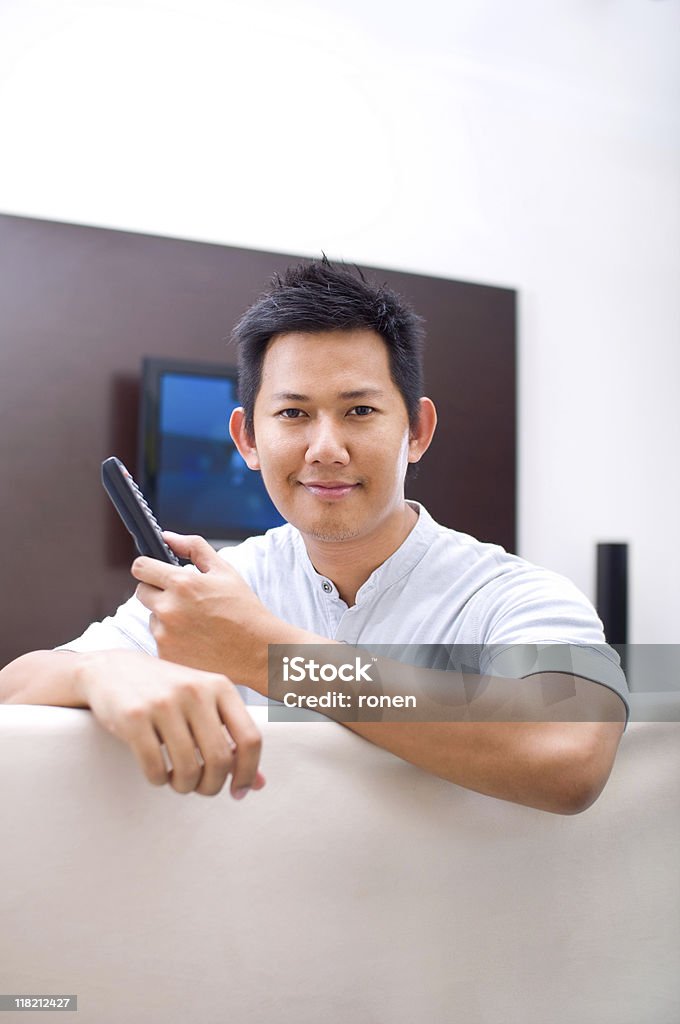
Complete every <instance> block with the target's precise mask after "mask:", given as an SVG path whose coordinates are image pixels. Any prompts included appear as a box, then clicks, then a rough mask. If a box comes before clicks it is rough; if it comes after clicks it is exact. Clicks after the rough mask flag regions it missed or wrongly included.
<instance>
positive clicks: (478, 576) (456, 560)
mask: <svg viewBox="0 0 680 1024" xmlns="http://www.w3.org/2000/svg"><path fill="white" fill-rule="evenodd" d="M409 504H410V505H411V506H412V508H414V510H415V511H416V512H417V513H418V521H417V523H416V525H415V526H414V528H413V530H412V531H411V533H410V534H409V535H408V537H407V538H406V540H405V541H404V542H403V544H402V545H401V547H399V548H398V550H397V551H395V552H394V554H393V555H391V556H390V558H388V559H387V560H386V561H385V562H383V564H382V565H381V566H379V567H378V568H377V569H376V570H375V572H373V573H372V574H371V576H370V577H369V578H368V579H367V580H366V582H365V583H364V584H363V586H362V587H361V588H360V589H359V591H358V593H357V596H356V603H355V605H354V606H353V607H351V608H349V607H348V606H347V604H345V602H344V601H343V600H342V598H341V597H340V595H339V594H338V591H337V588H336V587H335V584H334V583H333V581H332V580H330V579H328V578H327V577H325V576H321V575H320V574H319V573H318V572H317V571H316V570H315V568H314V566H313V565H312V563H311V561H310V559H309V556H308V554H307V549H306V548H305V545H304V541H303V539H302V536H301V534H300V533H299V532H298V530H296V529H295V527H293V526H291V525H290V524H286V525H285V526H280V527H277V528H276V529H274V530H269V531H268V533H266V534H265V535H264V536H261V537H251V538H250V539H249V540H246V541H244V542H243V543H242V544H240V545H238V546H237V547H231V548H222V549H221V550H220V556H221V557H222V558H224V559H225V560H226V561H227V562H229V563H230V564H231V565H232V566H233V567H234V568H235V569H236V570H237V571H238V572H239V573H240V575H241V576H242V577H243V578H244V579H245V581H246V582H247V583H248V584H249V585H250V587H251V588H252V590H253V591H254V592H255V593H256V594H257V596H258V597H259V598H260V600H261V601H262V602H263V604H265V605H266V606H267V607H268V608H269V609H270V611H272V612H273V613H274V615H276V616H278V617H279V618H280V619H283V620H284V621H285V622H288V623H290V624H291V625H294V626H298V627H301V628H302V629H306V630H309V631H310V632H312V633H316V634H318V635H320V636H323V637H328V638H329V639H331V640H339V641H343V642H345V643H348V644H353V645H357V646H360V647H362V648H366V649H369V650H371V651H372V652H373V653H376V654H381V655H383V656H385V657H390V656H391V657H394V658H395V659H397V660H402V661H408V662H410V663H412V664H420V665H426V666H428V667H430V668H437V669H450V670H452V671H453V670H460V669H461V668H465V669H467V670H468V671H470V672H479V673H482V674H487V673H490V674H495V675H503V676H507V677H509V678H522V677H523V676H528V675H531V674H533V673H535V672H539V671H567V672H573V673H574V674H575V675H579V676H582V677H583V678H586V679H591V680H593V681H594V682H597V683H601V684H602V685H604V686H607V687H609V688H610V689H612V690H614V691H615V692H616V693H618V694H619V696H620V697H621V699H622V700H623V702H624V704H625V706H626V718H628V714H629V708H628V699H627V698H628V687H627V684H626V679H625V676H624V674H623V672H622V671H621V668H620V662H619V657H618V655H617V654H616V652H615V651H614V650H612V649H611V648H610V647H609V646H607V644H606V643H605V637H604V633H603V629H602V623H601V622H600V620H599V619H598V617H597V614H596V613H595V610H594V609H593V607H592V605H591V604H590V602H589V601H588V600H587V598H586V597H585V596H584V595H583V594H582V593H581V592H580V591H579V590H578V589H577V587H576V586H574V584H573V583H571V582H570V581H569V580H568V579H566V578H565V577H563V576H560V575H559V574H557V573H554V572H551V571H549V570H547V569H542V568H539V567H538V566H535V565H532V564H531V563H530V562H526V561H525V560H524V559H522V558H518V557H517V556H516V555H510V554H508V553H507V552H506V551H505V550H504V549H503V548H502V547H499V546H498V545H496V544H485V543H482V542H480V541H478V540H475V538H474V537H470V536H468V535H467V534H464V533H458V532H457V531H456V530H451V529H448V528H447V527H444V526H440V525H439V524H438V523H436V522H435V521H434V520H433V519H432V517H431V516H430V515H429V513H428V512H427V510H426V509H425V508H424V507H423V506H422V505H419V504H418V503H417V502H413V501H411V502H409ZM115 648H128V649H132V650H141V651H144V652H146V653H148V654H153V655H156V654H157V650H156V644H155V641H154V639H153V637H152V635H151V633H150V631H149V612H148V611H147V609H146V608H145V607H144V606H143V605H142V604H141V603H140V602H139V601H138V600H137V598H136V597H131V598H130V600H129V601H127V602H126V603H125V604H123V605H121V606H120V608H119V609H118V611H117V612H116V613H115V615H113V616H111V617H109V618H106V619H104V620H103V621H102V622H95V623H93V624H92V625H91V626H89V627H88V629H86V630H85V632H84V633H83V634H82V636H81V637H79V638H78V639H76V640H73V641H71V642H70V643H67V644H64V645H62V647H61V648H60V649H62V650H69V651H100V650H110V649H115ZM247 697H249V698H250V700H251V702H259V700H258V695H254V694H252V691H247Z"/></svg>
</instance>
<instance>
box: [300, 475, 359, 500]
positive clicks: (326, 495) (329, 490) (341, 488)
mask: <svg viewBox="0 0 680 1024" xmlns="http://www.w3.org/2000/svg"><path fill="white" fill-rule="evenodd" d="M300 483H301V484H302V486H303V487H304V488H305V490H306V491H308V492H309V493H310V494H313V495H314V497H315V498H321V499H322V500H324V501H339V500H340V499H341V498H346V497H347V495H348V494H351V493H352V491H354V490H356V488H357V487H358V486H359V484H348V483H344V482H342V481H339V480H337V481H336V480H333V481H330V482H328V483H316V482H310V483H304V482H303V481H302V480H301V481H300Z"/></svg>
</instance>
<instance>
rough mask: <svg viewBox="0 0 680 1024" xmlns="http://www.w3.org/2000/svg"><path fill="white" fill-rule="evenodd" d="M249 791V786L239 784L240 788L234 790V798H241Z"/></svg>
mask: <svg viewBox="0 0 680 1024" xmlns="http://www.w3.org/2000/svg"><path fill="white" fill-rule="evenodd" d="M249 792H250V786H241V788H240V789H235V790H234V800H243V797H244V796H247V795H248V793H249Z"/></svg>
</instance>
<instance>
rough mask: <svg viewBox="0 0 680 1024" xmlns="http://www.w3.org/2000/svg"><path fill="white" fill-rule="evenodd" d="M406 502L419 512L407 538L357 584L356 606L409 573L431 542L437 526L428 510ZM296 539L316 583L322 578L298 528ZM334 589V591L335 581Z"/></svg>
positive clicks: (306, 568)
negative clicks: (313, 563)
mask: <svg viewBox="0 0 680 1024" xmlns="http://www.w3.org/2000/svg"><path fill="white" fill-rule="evenodd" d="M407 504H408V505H410V506H411V508H412V509H413V510H414V511H415V512H417V513H418V520H417V522H416V524H415V526H414V527H413V529H412V530H411V532H410V533H409V535H408V537H406V539H405V540H404V541H403V542H402V543H401V544H400V545H399V547H398V548H397V550H396V551H395V552H394V553H393V554H391V555H390V557H389V558H387V559H386V560H385V561H384V562H383V563H382V565H379V566H378V568H377V569H375V570H374V571H373V572H372V573H371V575H370V576H369V577H368V579H367V580H366V582H365V583H363V584H362V585H361V587H359V590H358V591H357V597H356V603H357V605H359V604H361V603H362V602H363V601H365V600H366V599H367V598H368V597H369V596H370V595H373V594H375V593H376V592H378V591H384V590H386V589H387V588H388V587H391V586H392V585H393V584H394V583H396V582H397V581H398V580H400V579H401V578H402V577H403V576H406V575H407V574H408V573H409V572H411V570H412V569H413V568H414V567H415V566H416V565H417V564H418V562H419V561H420V560H421V558H422V557H423V556H424V555H425V553H426V552H427V551H428V550H429V549H430V547H431V546H432V544H433V542H434V539H435V537H436V535H437V533H438V531H439V527H438V525H437V523H436V522H435V521H434V519H433V518H432V516H431V515H430V513H429V512H428V511H427V509H426V508H425V507H424V506H423V505H421V504H420V503H419V502H417V501H410V500H407ZM295 541H296V544H297V549H298V553H299V557H300V560H301V564H302V565H303V566H304V568H305V571H306V573H307V575H308V577H309V578H310V579H311V580H312V581H313V582H314V583H315V584H318V583H319V580H321V579H323V578H324V577H322V576H321V573H318V572H317V571H316V569H315V568H314V566H313V565H312V563H311V560H310V558H309V555H308V554H307V548H306V547H305V542H304V540H303V539H302V534H301V533H300V532H299V530H295ZM330 582H331V583H332V582H333V581H332V580H331V581H330ZM333 589H334V590H335V585H334V584H333ZM336 593H337V591H336Z"/></svg>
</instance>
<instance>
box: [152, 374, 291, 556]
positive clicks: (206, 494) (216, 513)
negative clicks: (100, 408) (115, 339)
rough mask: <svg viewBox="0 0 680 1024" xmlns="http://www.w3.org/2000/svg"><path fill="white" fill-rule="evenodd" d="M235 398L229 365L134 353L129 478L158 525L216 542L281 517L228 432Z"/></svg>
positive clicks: (239, 536) (260, 529)
mask: <svg viewBox="0 0 680 1024" xmlns="http://www.w3.org/2000/svg"><path fill="white" fill-rule="evenodd" d="M237 405H238V398H237V377H236V369H235V368H234V367H233V366H227V365H224V366H223V365H221V364H217V363H201V362H193V361H188V360H180V359H160V358H144V359H143V360H142V380H141V391H140V418H139V453H138V464H137V477H138V482H139V486H140V487H141V489H142V491H143V493H144V496H145V498H146V500H147V501H148V503H149V505H150V506H151V508H152V509H153V511H154V513H155V515H156V518H157V519H158V522H159V523H160V524H161V526H162V527H163V528H164V529H166V530H174V531H176V532H177V533H198V534H200V535H201V536H203V537H205V538H206V539H207V540H209V541H211V543H214V544H217V545H219V544H223V543H228V542H234V541H239V540H244V539H245V538H246V537H251V536H254V535H256V534H260V533H264V532H265V531H266V530H268V529H270V528H271V527H273V526H280V525H281V524H282V523H283V522H284V520H283V519H282V518H281V516H280V515H279V513H278V512H277V511H276V509H275V508H274V505H273V504H272V502H271V500H270V498H269V495H268V494H267V492H266V490H265V488H264V484H263V483H262V478H261V476H260V474H259V473H257V472H253V471H252V470H250V469H248V467H247V466H246V464H245V462H244V461H243V459H242V458H241V456H240V455H239V453H238V451H237V449H236V447H235V445H234V443H233V441H232V440H231V438H230V436H229V416H230V415H231V412H232V409H234V408H235V406H237Z"/></svg>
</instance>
